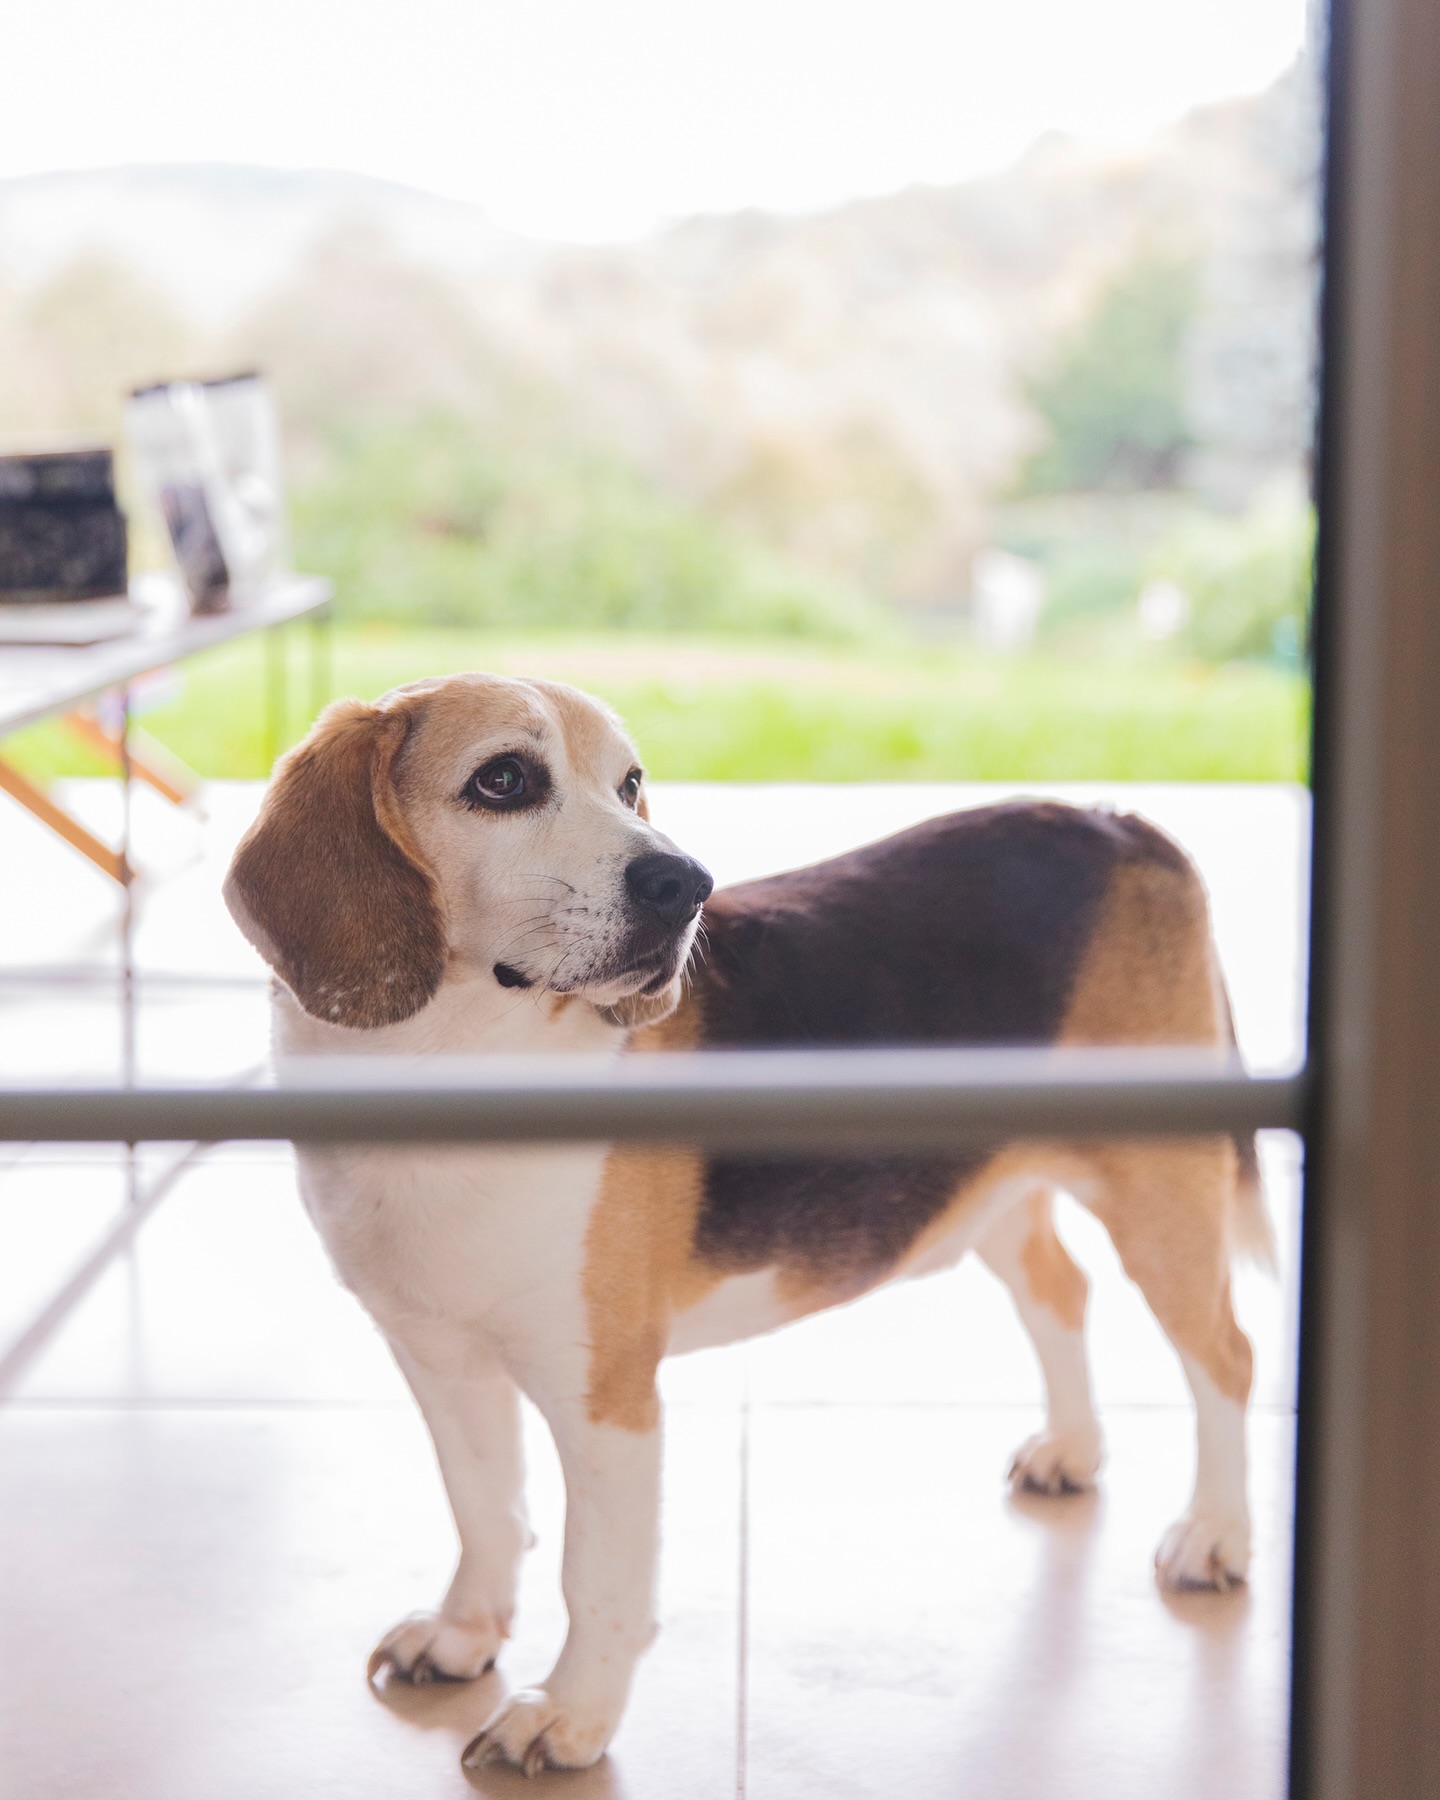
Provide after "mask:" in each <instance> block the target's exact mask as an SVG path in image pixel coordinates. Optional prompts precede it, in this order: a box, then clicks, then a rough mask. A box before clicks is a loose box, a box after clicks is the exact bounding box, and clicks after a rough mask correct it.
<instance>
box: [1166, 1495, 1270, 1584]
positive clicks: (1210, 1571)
mask: <svg viewBox="0 0 1440 1800" xmlns="http://www.w3.org/2000/svg"><path fill="white" fill-rule="evenodd" d="M1249 1567H1250V1526H1249V1524H1248V1522H1247V1521H1246V1520H1245V1519H1243V1518H1239V1519H1237V1518H1226V1517H1223V1516H1222V1515H1221V1514H1219V1513H1213V1512H1208V1511H1206V1510H1204V1509H1200V1510H1192V1511H1190V1512H1188V1513H1186V1515H1185V1517H1184V1518H1183V1519H1180V1520H1177V1522H1176V1523H1175V1524H1174V1525H1172V1526H1171V1527H1170V1529H1169V1530H1168V1531H1167V1532H1166V1533H1165V1536H1164V1537H1163V1538H1162V1539H1161V1540H1160V1548H1159V1549H1158V1550H1157V1551H1156V1552H1155V1573H1156V1576H1157V1577H1158V1579H1159V1582H1160V1585H1161V1587H1163V1588H1169V1589H1171V1590H1172V1591H1173V1592H1175V1593H1187V1592H1190V1593H1193V1592H1196V1591H1199V1590H1205V1589H1210V1590H1214V1591H1217V1592H1219V1593H1222V1594H1223V1593H1225V1592H1226V1591H1227V1590H1228V1589H1230V1588H1233V1587H1238V1586H1239V1585H1240V1583H1241V1582H1243V1581H1244V1579H1245V1575H1246V1571H1247V1570H1248V1569H1249Z"/></svg>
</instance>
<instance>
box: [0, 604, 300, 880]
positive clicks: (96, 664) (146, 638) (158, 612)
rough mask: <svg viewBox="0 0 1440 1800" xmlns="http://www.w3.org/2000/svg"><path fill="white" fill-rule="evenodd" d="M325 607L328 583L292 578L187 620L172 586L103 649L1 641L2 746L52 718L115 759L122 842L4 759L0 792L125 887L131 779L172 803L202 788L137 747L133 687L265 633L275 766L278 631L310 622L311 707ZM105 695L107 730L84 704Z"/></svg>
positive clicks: (280, 739)
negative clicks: (108, 838)
mask: <svg viewBox="0 0 1440 1800" xmlns="http://www.w3.org/2000/svg"><path fill="white" fill-rule="evenodd" d="M330 601H331V586H330V583H329V582H328V581H325V580H323V579H321V578H320V577H318V576H313V575H290V576H285V577H283V578H281V579H278V580H277V581H275V582H274V583H273V584H272V585H271V587H270V588H269V589H267V591H266V592H265V593H264V594H262V595H261V596H260V597H259V598H258V599H256V600H255V601H253V602H252V603H250V604H249V605H246V606H243V607H236V608H235V609H234V610H233V611H231V612H226V613H215V614H211V615H208V616H205V617H194V616H192V615H191V614H189V613H188V612H186V611H185V610H184V609H183V606H182V603H181V599H180V595H179V591H178V589H177V590H176V592H175V594H174V597H173V599H172V600H171V602H170V603H169V605H168V606H162V607H157V608H155V609H153V610H151V611H149V612H147V614H146V615H145V617H144V619H143V622H142V623H141V625H140V626H139V628H138V629H137V630H136V631H134V632H132V633H130V634H128V635H127V636H125V637H121V638H114V639H112V640H111V641H109V642H108V643H100V644H85V645H74V646H58V645H31V644H4V643H0V741H3V740H4V739H5V738H7V737H9V736H10V735H11V734H12V733H13V732H17V731H22V730H23V729H24V728H25V727H26V726H27V725H36V724H39V723H40V722H41V721H42V720H44V719H50V718H59V719H62V720H63V721H64V723H65V725H66V727H67V729H69V730H70V731H71V732H72V733H73V734H74V735H75V736H77V737H79V738H80V739H81V740H82V741H83V742H84V743H85V744H86V745H87V746H88V747H89V748H91V749H92V750H98V751H99V752H100V753H101V754H102V755H104V756H106V757H108V758H110V759H111V760H113V762H114V763H115V765H116V768H117V772H118V774H119V776H120V780H121V782H122V784H123V787H124V792H125V807H124V815H123V818H124V823H123V827H122V834H121V843H120V845H119V847H118V849H117V848H114V847H112V846H111V845H109V844H106V843H104V842H103V841H102V840H101V839H100V838H98V837H96V836H95V834H94V833H93V832H92V831H90V830H88V829H87V828H86V827H85V826H84V825H82V824H81V823H80V821H79V820H78V819H76V818H74V817H73V816H72V815H71V814H70V813H68V812H66V811H65V809H64V808H63V807H62V806H60V805H58V804H57V803H56V801H55V800H53V799H52V798H51V797H50V795H49V794H48V793H46V792H45V790H44V789H43V788H42V787H40V786H39V785H38V784H37V783H36V782H33V781H32V780H31V779H30V778H29V777H28V776H27V775H25V774H23V773H22V772H21V771H20V770H19V769H17V768H16V767H15V766H14V765H13V764H12V763H10V762H8V761H6V760H5V759H4V758H3V757H0V789H3V790H4V791H5V792H6V793H8V794H9V795H10V796H11V798H12V799H14V800H16V801H18V802H19V804H20V805H21V806H23V807H24V808H25V809H26V811H27V812H30V813H32V814H33V815H34V816H35V817H36V818H37V819H39V820H40V821H41V823H42V824H44V825H47V826H48V827H49V828H50V829H51V830H52V831H54V832H55V833H57V835H58V836H60V837H62V838H64V840H65V841H66V843H68V844H70V845H72V846H73V847H74V848H75V849H76V850H78V851H79V852H80V854H81V855H82V856H84V857H86V858H87V859H88V860H89V861H90V862H92V863H93V864H94V865H95V867H96V868H98V869H100V870H101V871H102V872H103V873H104V874H106V875H108V876H109V877H110V878H111V880H112V881H116V882H118V883H119V884H120V885H121V886H122V887H128V886H129V884H130V882H131V880H132V879H133V874H134V870H133V868H132V866H131V860H130V831H129V821H130V805H129V798H130V785H131V782H132V781H134V780H140V781H144V782H146V783H147V784H148V785H149V786H151V787H153V788H154V789H155V790H156V791H157V792H158V793H160V794H162V795H163V796H164V797H165V798H166V799H167V800H170V801H172V802H173V803H175V804H177V805H179V804H181V803H183V802H184V801H186V800H188V799H190V798H191V797H192V796H193V794H194V793H195V791H196V789H197V788H198V786H199V782H198V778H197V777H196V776H195V775H194V773H193V772H192V771H191V770H189V769H186V768H185V766H184V765H183V764H182V763H180V762H179V761H178V759H176V758H175V757H172V756H170V755H169V753H168V752H166V751H164V750H163V749H162V748H161V747H160V746H159V745H156V744H152V743H148V742H145V741H144V740H143V739H141V741H139V742H137V741H136V740H137V734H136V732H135V730H134V728H133V726H132V723H131V718H130V684H131V683H132V682H133V681H135V680H136V679H137V678H138V677H139V676H141V675H148V674H150V673H152V672H153V671H154V670H156V669H163V668H166V667H168V666H169V665H170V664H172V663H177V662H183V661H184V660H185V658H187V657H190V656H197V655H199V654H200V653H201V652H202V651H205V650H213V649H214V648H215V647H216V646H217V645H219V644H226V643H230V642H231V641H232V640H234V639H235V638H240V637H248V636H249V635H251V634H252V633H253V632H257V631H259V632H263V633H265V636H266V640H267V654H266V665H265V666H266V705H265V713H266V736H267V742H268V749H269V753H270V760H271V761H272V762H273V761H274V759H275V757H276V756H277V755H278V754H279V753H280V750H281V749H282V748H283V746H284V736H285V719H286V711H287V707H286V697H287V696H286V679H285V674H286V671H285V661H284V654H283V641H282V637H281V631H282V628H283V627H284V626H286V625H290V624H293V623H295V621H297V620H300V619H308V620H309V621H310V624H311V685H312V688H313V689H314V693H313V695H312V698H313V699H314V700H315V703H316V708H317V710H318V707H319V705H320V704H322V703H323V700H324V698H325V697H326V695H327V693H328V689H329V685H330V618H331V612H330ZM108 694H117V695H118V696H119V706H118V709H117V717H116V721H115V724H114V725H113V726H111V725H109V724H107V723H106V722H105V721H104V720H103V719H102V718H100V717H99V716H97V713H96V711H95V710H94V708H93V706H92V705H90V704H88V703H92V702H94V701H95V700H97V699H99V698H100V697H102V696H104V695H108Z"/></svg>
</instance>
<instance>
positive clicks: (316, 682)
mask: <svg viewBox="0 0 1440 1800" xmlns="http://www.w3.org/2000/svg"><path fill="white" fill-rule="evenodd" d="M334 691H335V613H334V609H333V608H332V607H329V606H327V607H325V608H324V610H323V611H321V612H318V613H316V614H315V615H314V616H313V618H312V619H311V621H310V713H311V716H312V718H318V717H319V715H320V714H321V713H322V712H323V711H324V710H325V708H326V707H327V706H328V705H329V704H330V696H331V694H332V693H333V692H334Z"/></svg>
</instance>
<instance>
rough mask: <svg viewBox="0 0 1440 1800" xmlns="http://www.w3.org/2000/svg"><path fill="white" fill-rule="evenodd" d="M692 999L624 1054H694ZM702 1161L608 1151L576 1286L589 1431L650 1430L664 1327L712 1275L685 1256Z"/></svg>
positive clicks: (673, 1154) (714, 1279)
mask: <svg viewBox="0 0 1440 1800" xmlns="http://www.w3.org/2000/svg"><path fill="white" fill-rule="evenodd" d="M699 1032H700V1021H699V1014H698V1007H697V1006H696V1005H695V1003H694V1002H693V1001H691V1002H690V1003H688V1004H686V1005H683V1006H682V1007H681V1008H680V1009H679V1011H677V1012H676V1013H674V1014H673V1015H672V1016H671V1017H669V1018H667V1019H665V1020H663V1021H662V1022H660V1023H659V1024H656V1025H651V1026H648V1027H647V1028H646V1029H645V1030H643V1031H638V1032H637V1033H636V1034H635V1036H634V1038H632V1040H631V1042H630V1045H629V1048H630V1050H631V1051H632V1052H637V1051H638V1052H640V1053H641V1054H644V1053H645V1052H647V1051H657V1050H693V1049H695V1048H696V1046H697V1044H698V1041H699ZM704 1180H705V1161H704V1158H703V1157H702V1156H700V1155H699V1154H698V1153H697V1152H695V1151H690V1150H631V1149H623V1150H612V1151H611V1152H610V1154H609V1155H608V1156H607V1157H606V1159H605V1169H604V1173H603V1175H602V1176H601V1181H600V1193H599V1196H598V1198H597V1199H596V1202H595V1205H594V1207H593V1209H592V1211H591V1214H590V1223H589V1226H588V1228H587V1230H586V1233H585V1264H584V1273H583V1276H582V1278H581V1289H582V1292H583V1294H584V1297H585V1312H586V1319H587V1321H588V1324H589V1328H590V1372H589V1387H588V1391H587V1395H586V1410H587V1412H588V1413H589V1416H590V1419H591V1421H592V1422H593V1423H594V1424H597V1425H619V1426H621V1427H623V1428H624V1429H625V1430H627V1431H651V1430H653V1429H654V1427H655V1424H656V1422H657V1421H658V1419H659V1416H660V1402H659V1398H658V1396H657V1395H656V1392H655V1371H656V1369H657V1368H658V1367H659V1364H660V1359H661V1357H662V1356H663V1355H664V1354H665V1346H666V1344H667V1342H668V1341H669V1337H670V1322H671V1320H672V1319H673V1318H674V1316H675V1314H676V1313H677V1312H682V1311H683V1310H684V1309H685V1308H686V1307H687V1306H693V1305H694V1304H695V1302H696V1301H697V1300H699V1299H701V1298H702V1297H703V1296H704V1295H705V1294H706V1293H708V1292H709V1291H710V1289H712V1288H714V1287H716V1286H718V1285H719V1283H720V1280H721V1276H720V1275H719V1274H718V1273H712V1272H711V1271H709V1270H707V1269H706V1268H704V1267H703V1266H702V1265H701V1264H699V1263H698V1262H697V1261H696V1260H695V1258H694V1255H693V1253H692V1245H693V1242H694V1237H695V1221H696V1219H697V1218H698V1217H699V1214H700V1207H701V1204H702V1200H703V1196H704Z"/></svg>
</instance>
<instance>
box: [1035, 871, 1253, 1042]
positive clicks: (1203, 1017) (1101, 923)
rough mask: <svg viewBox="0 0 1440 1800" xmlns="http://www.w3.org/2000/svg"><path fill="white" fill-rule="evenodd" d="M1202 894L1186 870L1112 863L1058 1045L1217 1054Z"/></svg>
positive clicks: (1217, 1001) (1217, 1007) (1220, 1034)
mask: <svg viewBox="0 0 1440 1800" xmlns="http://www.w3.org/2000/svg"><path fill="white" fill-rule="evenodd" d="M1222 1004H1223V1003H1222V1000H1221V997H1220V993H1219V987H1218V981H1217V975H1216V969H1215V960H1214V953H1213V951H1212V950H1211V947H1210V918H1209V908H1208V906H1207V905H1206V900H1205V890H1204V888H1203V887H1202V886H1201V885H1200V880H1199V877H1198V876H1196V875H1195V874H1194V872H1193V871H1191V870H1189V869H1184V870H1182V869H1179V868H1172V867H1169V866H1167V865H1165V864H1162V863H1156V862H1131V863H1121V864H1120V865H1119V867H1118V868H1117V869H1116V870H1115V871H1114V873H1113V874H1112V875H1111V877H1110V881H1109V885H1108V887H1107V889H1106V893H1105V898H1104V900H1103V901H1102V902H1101V906H1100V913H1099V917H1098V918H1097V919H1096V922H1095V929H1094V931H1093V932H1092V933H1091V937H1090V943H1089V945H1088V947H1087V949H1086V951H1085V955H1084V957H1083V958H1082V960H1081V964H1080V967H1079V969H1078V970H1077V972H1076V977H1075V984H1074V987H1073V989H1072V990H1071V995H1070V1004H1069V1007H1068V1008H1067V1011H1066V1015H1065V1022H1064V1024H1063V1026H1062V1027H1061V1030H1060V1042H1061V1043H1062V1044H1214V1045H1216V1046H1217V1048H1218V1047H1221V1046H1223V1045H1225V1043H1226V1033H1225V1030H1224V1026H1223V1014H1222V1010H1221V1008H1222Z"/></svg>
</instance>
